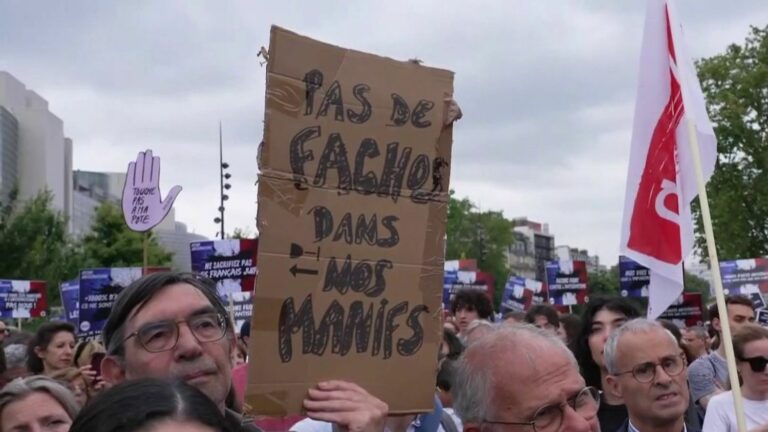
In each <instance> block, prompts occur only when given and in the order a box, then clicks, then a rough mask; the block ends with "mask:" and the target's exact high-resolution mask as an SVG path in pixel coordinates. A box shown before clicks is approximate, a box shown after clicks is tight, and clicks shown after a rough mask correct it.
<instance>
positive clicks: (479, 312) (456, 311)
mask: <svg viewBox="0 0 768 432" xmlns="http://www.w3.org/2000/svg"><path fill="white" fill-rule="evenodd" d="M451 315H453V318H454V322H455V323H456V325H457V326H458V327H459V336H461V335H462V334H463V333H464V332H465V331H466V330H467V327H469V325H470V324H471V323H472V321H475V320H478V319H480V320H493V306H492V305H491V299H490V298H489V297H488V295H487V294H486V292H485V291H482V290H478V289H460V290H458V291H457V292H456V296H455V297H454V298H453V302H452V303H451Z"/></svg>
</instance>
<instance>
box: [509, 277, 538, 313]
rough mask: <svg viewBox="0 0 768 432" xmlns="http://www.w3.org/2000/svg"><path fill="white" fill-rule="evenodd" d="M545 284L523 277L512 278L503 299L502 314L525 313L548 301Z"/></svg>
mask: <svg viewBox="0 0 768 432" xmlns="http://www.w3.org/2000/svg"><path fill="white" fill-rule="evenodd" d="M546 294H547V293H546V291H545V290H544V284H543V283H541V282H539V281H537V280H534V279H529V278H524V277H521V276H510V277H509V279H508V280H507V283H506V285H504V294H503V295H502V297H501V308H500V309H501V312H502V313H506V312H524V311H527V310H528V309H530V308H531V305H534V304H541V303H543V302H545V301H546V298H545V296H546Z"/></svg>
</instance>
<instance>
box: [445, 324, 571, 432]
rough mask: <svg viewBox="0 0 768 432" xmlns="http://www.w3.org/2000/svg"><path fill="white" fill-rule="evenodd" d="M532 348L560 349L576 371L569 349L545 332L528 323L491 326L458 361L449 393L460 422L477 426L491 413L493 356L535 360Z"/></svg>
mask: <svg viewBox="0 0 768 432" xmlns="http://www.w3.org/2000/svg"><path fill="white" fill-rule="evenodd" d="M534 347H547V348H554V349H556V350H560V351H561V352H562V354H563V355H564V356H566V357H567V358H568V360H569V361H570V362H571V363H572V364H573V367H574V368H578V363H577V362H576V358H575V357H574V356H573V353H571V350H569V349H568V347H566V346H565V344H564V343H563V341H562V340H560V338H558V337H557V336H555V335H553V334H552V333H551V332H549V331H545V330H541V329H538V328H536V327H534V326H532V325H530V324H514V325H503V326H496V327H492V328H491V329H490V331H488V333H487V334H486V335H485V336H483V337H482V338H480V339H478V340H477V341H476V342H474V343H472V344H470V345H469V347H467V349H466V351H464V354H462V356H461V357H460V358H459V360H458V364H457V367H456V376H455V381H454V384H453V386H452V388H451V391H452V393H453V397H454V403H453V406H454V409H455V410H456V413H457V414H458V415H459V417H460V418H461V419H462V421H463V422H465V423H471V422H474V423H479V422H481V421H483V420H485V419H488V418H490V417H491V415H492V414H493V412H492V411H491V410H493V409H494V406H495V405H494V404H493V392H494V390H493V385H494V380H495V377H494V372H495V370H494V367H495V366H496V365H498V364H500V362H503V360H501V359H500V358H499V357H498V355H497V354H499V353H509V352H512V351H514V352H515V355H520V356H528V358H529V360H531V361H535V360H533V359H532V358H531V357H530V356H531V354H530V352H531V348H534ZM521 391H524V390H521Z"/></svg>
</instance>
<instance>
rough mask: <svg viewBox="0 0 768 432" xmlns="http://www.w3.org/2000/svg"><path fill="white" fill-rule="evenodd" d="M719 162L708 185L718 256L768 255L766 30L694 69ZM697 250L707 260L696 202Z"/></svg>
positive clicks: (754, 32)
mask: <svg viewBox="0 0 768 432" xmlns="http://www.w3.org/2000/svg"><path fill="white" fill-rule="evenodd" d="M698 73H699V78H700V80H701V84H702V89H703V91H704V93H705V94H706V98H707V102H708V104H707V111H708V112H709V116H710V119H711V120H712V122H713V124H714V126H715V133H716V134H717V147H718V162H717V168H716V170H715V173H714V175H713V176H712V178H711V179H710V181H709V183H708V185H707V192H708V195H709V206H710V209H711V213H712V225H713V227H714V232H715V236H716V240H717V250H718V255H719V256H721V257H723V258H725V259H736V258H753V257H758V256H762V255H767V254H768V26H766V27H764V28H757V27H752V28H751V31H750V34H749V36H748V37H747V39H746V41H745V43H744V44H743V45H736V44H734V45H731V46H729V47H728V48H727V49H726V51H725V53H723V54H719V55H716V56H713V57H710V58H707V59H703V60H701V61H700V62H699V63H698ZM694 211H695V212H696V214H697V216H698V217H697V224H696V231H697V233H696V237H697V238H696V245H697V248H698V249H699V252H700V254H701V256H706V255H707V254H706V240H705V238H704V230H703V225H702V222H701V218H700V214H701V211H700V209H699V206H698V202H696V203H695V205H694Z"/></svg>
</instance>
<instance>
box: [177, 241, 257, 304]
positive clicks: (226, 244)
mask: <svg viewBox="0 0 768 432" xmlns="http://www.w3.org/2000/svg"><path fill="white" fill-rule="evenodd" d="M258 246H259V241H258V240H256V239H227V240H212V241H202V242H194V243H190V245H189V249H190V252H191V255H192V256H191V258H192V271H193V272H196V273H200V274H201V275H203V276H205V277H207V278H209V279H212V280H214V281H216V288H217V290H218V292H219V295H225V294H229V293H232V292H240V291H253V287H254V283H255V282H256V274H257V272H258V271H257V269H256V254H257V253H258Z"/></svg>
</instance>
